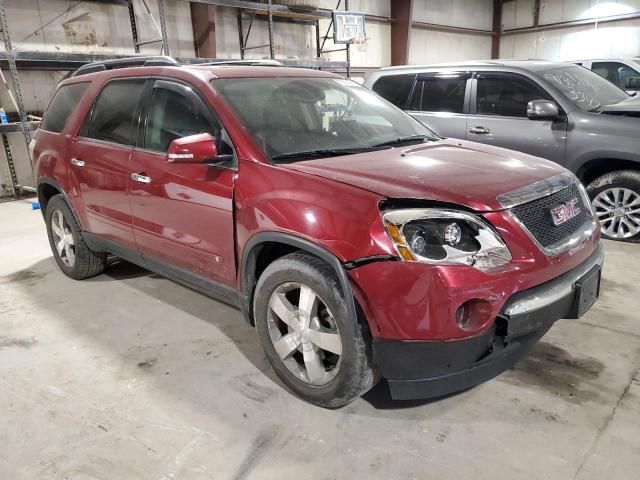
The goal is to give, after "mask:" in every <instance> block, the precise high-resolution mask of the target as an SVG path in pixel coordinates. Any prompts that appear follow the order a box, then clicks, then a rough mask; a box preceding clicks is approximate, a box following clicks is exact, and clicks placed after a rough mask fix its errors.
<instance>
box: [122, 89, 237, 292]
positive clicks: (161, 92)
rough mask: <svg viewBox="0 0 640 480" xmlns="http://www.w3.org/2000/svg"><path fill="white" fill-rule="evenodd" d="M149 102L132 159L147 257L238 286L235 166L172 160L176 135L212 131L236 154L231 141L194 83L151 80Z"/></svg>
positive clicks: (136, 218) (139, 233)
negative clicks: (234, 213) (170, 159)
mask: <svg viewBox="0 0 640 480" xmlns="http://www.w3.org/2000/svg"><path fill="white" fill-rule="evenodd" d="M146 97H147V98H148V106H147V107H146V108H145V110H146V112H145V114H144V117H143V121H142V125H141V129H140V135H139V140H138V145H139V147H138V148H136V150H135V151H134V152H133V155H132V157H131V174H132V179H133V180H132V181H131V204H132V210H133V227H134V232H135V237H136V240H137V243H138V246H139V248H140V250H141V251H142V255H143V256H144V257H145V260H147V261H149V262H151V263H153V262H154V261H159V262H162V263H164V264H165V265H168V266H172V267H177V268H178V269H182V270H186V271H188V272H191V273H194V274H196V275H199V276H202V277H207V278H208V279H210V280H214V281H216V282H218V283H223V284H227V285H232V284H233V283H234V280H235V255H234V227H233V225H234V223H233V209H232V207H233V205H232V204H233V184H234V180H235V176H236V166H235V165H230V166H229V168H225V167H216V166H210V165H207V164H189V163H173V162H169V161H167V150H168V148H169V144H170V143H171V142H172V141H173V140H175V139H177V138H182V137H186V136H189V135H194V134H198V133H210V134H211V135H213V136H214V138H216V139H219V140H218V152H219V153H221V154H232V153H233V148H232V146H231V141H230V140H228V138H227V137H226V134H225V132H224V130H223V129H222V127H221V125H220V123H219V121H218V120H217V118H216V116H215V114H214V113H213V111H212V110H211V109H210V108H209V106H208V105H207V104H206V103H205V101H204V100H203V99H202V98H201V97H200V95H198V93H197V92H196V91H195V90H194V89H193V88H192V87H191V86H189V85H186V84H183V83H178V82H175V81H169V80H155V81H154V80H151V81H150V91H149V92H148V93H147V95H146ZM134 177H135V179H134Z"/></svg>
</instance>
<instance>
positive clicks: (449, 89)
mask: <svg viewBox="0 0 640 480" xmlns="http://www.w3.org/2000/svg"><path fill="white" fill-rule="evenodd" d="M470 83H471V73H470V72H449V73H421V74H420V75H418V77H417V78H416V82H415V85H414V87H413V91H412V93H411V97H410V99H409V103H408V106H407V112H408V113H409V114H411V115H412V116H413V117H414V118H416V119H417V120H418V121H420V122H421V123H423V124H424V125H426V126H427V127H429V128H430V129H431V130H433V131H434V132H435V133H437V134H438V135H440V136H442V137H453V138H465V134H466V130H467V114H468V104H469V88H468V86H470Z"/></svg>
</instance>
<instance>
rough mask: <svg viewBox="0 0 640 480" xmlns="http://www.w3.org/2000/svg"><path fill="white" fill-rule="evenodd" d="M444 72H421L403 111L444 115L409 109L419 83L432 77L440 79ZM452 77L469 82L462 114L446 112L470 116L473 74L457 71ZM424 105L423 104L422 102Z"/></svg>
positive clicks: (414, 82)
mask: <svg viewBox="0 0 640 480" xmlns="http://www.w3.org/2000/svg"><path fill="white" fill-rule="evenodd" d="M443 74H444V72H421V73H418V74H417V75H416V76H415V78H414V80H413V86H412V87H411V90H410V92H409V96H408V97H407V103H406V105H405V108H403V110H406V111H407V112H411V113H442V112H438V111H434V110H431V111H429V110H413V109H410V108H409V107H411V103H412V100H413V95H414V93H415V90H416V88H417V87H418V82H420V80H421V79H428V78H432V77H438V76H441V75H443ZM451 75H456V76H460V77H465V76H466V77H467V81H466V83H465V87H464V88H465V91H464V100H463V103H462V112H446V113H447V115H468V114H469V108H470V106H471V103H470V102H471V92H470V88H471V81H472V79H473V72H470V71H456V72H451ZM420 103H422V102H420Z"/></svg>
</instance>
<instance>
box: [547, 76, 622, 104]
mask: <svg viewBox="0 0 640 480" xmlns="http://www.w3.org/2000/svg"><path fill="white" fill-rule="evenodd" d="M538 75H540V76H542V77H543V78H544V79H545V80H547V81H548V82H549V83H551V84H552V85H553V86H554V87H556V88H557V89H558V90H560V91H561V92H562V94H563V95H564V96H565V97H567V98H568V99H569V100H570V101H571V102H573V103H574V104H575V105H576V106H577V107H578V108H579V109H581V110H584V111H586V112H598V111H600V108H601V107H602V106H604V105H613V104H616V103H620V102H622V101H623V100H626V99H628V98H629V95H627V94H626V93H625V92H624V91H622V90H620V89H619V88H618V87H616V86H615V85H614V84H612V83H610V82H608V81H607V80H605V79H604V78H602V77H601V76H599V75H597V74H595V73H593V72H592V71H591V70H587V69H586V68H582V67H560V68H550V69H548V70H543V71H540V72H538Z"/></svg>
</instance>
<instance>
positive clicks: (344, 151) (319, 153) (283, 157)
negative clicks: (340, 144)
mask: <svg viewBox="0 0 640 480" xmlns="http://www.w3.org/2000/svg"><path fill="white" fill-rule="evenodd" d="M380 147H382V145H380V146H378V145H376V146H375V147H362V148H330V149H324V150H306V151H303V152H292V153H281V154H279V155H274V156H272V157H271V160H272V161H275V162H286V161H287V160H289V161H294V162H295V161H298V160H309V159H311V158H326V157H339V156H341V155H355V154H356V153H364V152H371V151H373V150H379V149H380Z"/></svg>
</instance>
